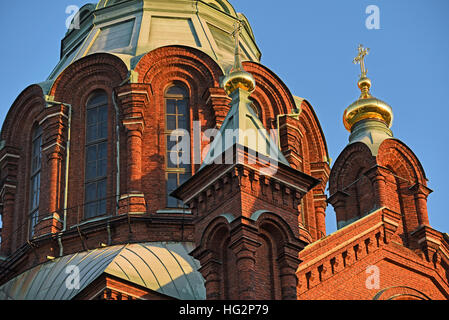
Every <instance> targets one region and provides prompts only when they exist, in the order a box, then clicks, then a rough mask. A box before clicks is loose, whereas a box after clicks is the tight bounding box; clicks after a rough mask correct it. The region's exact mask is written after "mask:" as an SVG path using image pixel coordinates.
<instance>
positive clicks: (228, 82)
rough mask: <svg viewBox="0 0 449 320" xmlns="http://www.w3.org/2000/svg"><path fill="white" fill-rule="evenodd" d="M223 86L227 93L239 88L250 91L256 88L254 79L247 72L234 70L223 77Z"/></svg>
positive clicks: (229, 93)
mask: <svg viewBox="0 0 449 320" xmlns="http://www.w3.org/2000/svg"><path fill="white" fill-rule="evenodd" d="M223 88H224V89H225V91H226V93H227V94H228V95H231V93H233V92H234V91H235V90H237V89H239V88H240V89H243V90H245V91H248V92H250V93H252V92H253V91H254V90H255V89H256V80H255V79H254V77H253V75H252V74H251V73H249V72H246V71H242V70H235V71H231V73H230V74H229V75H228V76H227V77H226V78H224V80H223Z"/></svg>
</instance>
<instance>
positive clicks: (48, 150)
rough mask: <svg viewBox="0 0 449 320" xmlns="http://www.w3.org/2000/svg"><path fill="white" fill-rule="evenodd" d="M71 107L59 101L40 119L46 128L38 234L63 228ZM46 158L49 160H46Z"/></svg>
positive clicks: (43, 143)
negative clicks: (64, 182)
mask: <svg viewBox="0 0 449 320" xmlns="http://www.w3.org/2000/svg"><path fill="white" fill-rule="evenodd" d="M68 112H69V110H68V108H67V107H65V106H63V105H60V104H56V105H53V106H51V107H48V108H47V109H46V110H45V114H44V115H43V116H44V119H43V120H42V121H41V122H40V125H41V126H42V130H43V141H42V159H43V163H42V173H43V174H46V178H44V177H42V178H41V190H47V192H45V193H43V192H42V194H41V201H40V204H39V222H38V225H37V226H36V231H35V236H36V237H38V236H41V235H45V234H51V233H57V232H60V231H61V230H62V221H61V215H62V209H63V208H62V206H61V204H62V193H63V191H64V190H63V189H64V188H63V183H62V182H63V181H64V180H63V179H64V169H63V164H64V162H65V158H66V141H67V133H68V117H69V116H68ZM45 160H46V162H44V161H45Z"/></svg>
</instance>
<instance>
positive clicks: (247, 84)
mask: <svg viewBox="0 0 449 320" xmlns="http://www.w3.org/2000/svg"><path fill="white" fill-rule="evenodd" d="M241 31H242V21H240V20H237V21H236V22H235V24H234V32H233V33H232V36H233V37H234V39H235V56H234V66H233V67H232V68H231V70H230V71H229V74H228V76H227V77H226V78H225V79H224V80H223V88H224V89H225V91H226V93H227V94H228V95H231V93H233V92H234V91H235V90H237V89H242V90H245V91H248V92H250V93H251V92H253V91H254V89H255V88H256V80H254V77H253V75H252V74H250V73H249V72H246V71H245V69H243V66H242V61H241V58H240V32H241Z"/></svg>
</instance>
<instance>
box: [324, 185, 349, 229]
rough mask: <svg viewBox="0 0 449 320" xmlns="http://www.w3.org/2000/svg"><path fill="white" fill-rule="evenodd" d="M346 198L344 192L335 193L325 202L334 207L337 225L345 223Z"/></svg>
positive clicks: (346, 195)
mask: <svg viewBox="0 0 449 320" xmlns="http://www.w3.org/2000/svg"><path fill="white" fill-rule="evenodd" d="M348 197H349V195H348V194H347V193H346V192H342V191H337V192H336V193H334V194H333V195H332V196H330V198H329V199H328V200H327V202H328V203H330V204H331V205H332V206H333V207H334V210H335V215H336V216H337V223H338V222H340V221H346V199H347V198H348Z"/></svg>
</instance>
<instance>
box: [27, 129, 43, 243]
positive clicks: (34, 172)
mask: <svg viewBox="0 0 449 320" xmlns="http://www.w3.org/2000/svg"><path fill="white" fill-rule="evenodd" d="M41 169H42V127H40V126H39V127H37V128H35V129H34V130H33V135H32V143H31V170H30V177H31V178H30V209H29V215H30V229H29V236H30V238H32V237H34V232H35V228H36V225H37V223H38V221H39V197H40V191H41Z"/></svg>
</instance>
